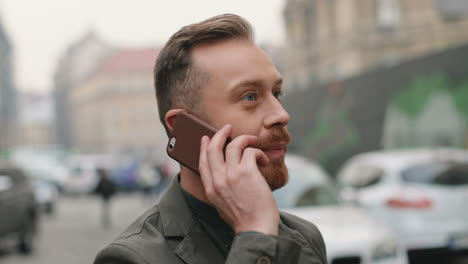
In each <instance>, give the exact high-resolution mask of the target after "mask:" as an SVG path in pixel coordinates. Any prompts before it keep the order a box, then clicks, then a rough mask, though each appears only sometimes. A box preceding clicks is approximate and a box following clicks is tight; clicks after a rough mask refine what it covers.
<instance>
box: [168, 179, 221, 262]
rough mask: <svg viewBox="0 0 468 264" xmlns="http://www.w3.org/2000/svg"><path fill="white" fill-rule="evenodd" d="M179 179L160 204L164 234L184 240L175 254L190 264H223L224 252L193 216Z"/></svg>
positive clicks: (173, 182)
mask: <svg viewBox="0 0 468 264" xmlns="http://www.w3.org/2000/svg"><path fill="white" fill-rule="evenodd" d="M179 178H180V175H178V176H177V177H175V179H174V180H173V181H172V183H171V185H170V186H169V188H168V189H167V191H166V193H165V194H164V196H163V197H162V198H161V201H160V202H159V208H160V217H161V222H162V226H163V231H164V235H165V236H166V237H180V238H182V241H181V242H180V243H179V245H178V246H177V247H176V248H175V251H174V253H175V254H176V255H177V256H179V258H181V259H182V260H183V261H184V262H185V263H187V264H206V263H224V262H225V259H224V257H223V255H222V254H221V252H219V250H218V248H217V247H216V246H215V245H214V243H213V241H211V238H210V237H209V236H208V234H207V233H206V232H205V231H204V230H203V229H202V228H201V226H200V224H199V223H198V222H197V221H195V219H194V217H193V216H192V212H191V210H190V208H189V207H188V205H187V202H186V201H185V197H184V195H183V193H182V189H181V187H180V184H179Z"/></svg>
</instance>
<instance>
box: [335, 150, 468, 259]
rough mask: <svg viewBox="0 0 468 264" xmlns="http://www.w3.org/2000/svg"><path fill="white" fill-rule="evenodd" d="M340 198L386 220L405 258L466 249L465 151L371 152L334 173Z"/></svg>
mask: <svg viewBox="0 0 468 264" xmlns="http://www.w3.org/2000/svg"><path fill="white" fill-rule="evenodd" d="M338 182H339V185H340V186H341V188H342V196H343V197H345V198H346V199H348V200H350V201H354V202H356V203H358V204H360V205H362V206H363V207H364V208H366V209H368V210H369V212H371V213H372V214H373V215H375V216H376V217H378V218H380V219H382V220H384V221H386V222H387V223H388V224H390V225H391V226H392V227H393V228H394V229H395V230H396V231H397V233H398V234H399V236H400V238H401V240H402V242H403V243H404V246H405V248H406V249H407V250H408V253H409V254H410V256H411V255H417V254H419V253H430V252H434V251H435V250H437V251H440V250H441V249H442V250H444V251H449V252H462V253H463V252H464V251H463V250H465V253H466V252H467V251H466V250H468V152H467V151H462V150H456V149H439V150H400V151H377V152H371V153H363V154H359V155H357V156H355V157H353V158H352V159H350V160H349V161H348V162H347V163H346V164H345V165H344V166H343V168H342V170H341V171H340V172H339V174H338Z"/></svg>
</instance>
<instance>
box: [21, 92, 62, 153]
mask: <svg viewBox="0 0 468 264" xmlns="http://www.w3.org/2000/svg"><path fill="white" fill-rule="evenodd" d="M18 106H19V107H18V108H19V111H18V119H17V127H18V133H17V142H18V143H17V144H18V145H22V146H47V145H51V144H53V143H54V138H53V135H54V109H53V102H52V98H51V96H50V95H49V94H48V93H38V92H21V93H19V94H18Z"/></svg>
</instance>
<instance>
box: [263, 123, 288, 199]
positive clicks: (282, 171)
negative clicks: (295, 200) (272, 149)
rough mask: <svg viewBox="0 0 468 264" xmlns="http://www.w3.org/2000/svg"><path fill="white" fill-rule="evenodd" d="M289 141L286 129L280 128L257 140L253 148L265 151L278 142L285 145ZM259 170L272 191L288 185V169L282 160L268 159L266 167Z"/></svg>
mask: <svg viewBox="0 0 468 264" xmlns="http://www.w3.org/2000/svg"><path fill="white" fill-rule="evenodd" d="M290 141H291V136H290V134H289V132H288V130H287V129H286V127H282V128H280V129H275V130H272V132H271V134H270V135H269V136H267V137H264V138H259V139H258V142H257V144H256V145H255V147H256V148H259V149H265V148H267V147H268V146H270V145H273V144H277V143H280V142H281V143H284V144H286V145H287V144H289V142H290ZM259 170H260V172H261V173H262V175H263V177H265V180H266V182H267V183H268V185H269V186H270V189H271V190H272V191H274V190H277V189H279V188H281V187H283V186H284V185H286V183H288V169H287V168H286V165H285V164H284V159H270V162H269V163H268V165H267V166H265V167H259Z"/></svg>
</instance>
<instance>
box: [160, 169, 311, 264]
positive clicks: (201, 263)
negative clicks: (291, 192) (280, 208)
mask: <svg viewBox="0 0 468 264" xmlns="http://www.w3.org/2000/svg"><path fill="white" fill-rule="evenodd" d="M179 178H180V175H178V176H177V177H175V178H174V180H173V181H172V183H171V185H170V186H169V188H168V189H167V191H166V193H165V194H164V196H163V197H162V198H161V201H160V202H159V208H160V215H161V221H162V226H163V231H164V235H165V236H166V237H180V238H182V241H181V242H180V243H179V245H178V246H177V247H176V249H175V251H174V253H175V254H176V255H177V256H179V258H181V259H182V260H183V261H184V262H185V263H187V264H206V263H224V262H225V258H224V257H223V256H222V254H221V252H219V249H218V248H217V247H216V246H215V245H214V243H213V241H211V239H210V237H209V236H208V234H207V233H206V232H205V231H204V230H203V229H202V228H201V226H200V224H199V223H198V222H197V221H195V219H194V217H193V216H192V212H191V211H190V208H189V207H188V205H187V202H186V201H185V197H184V195H183V193H182V189H181V187H180V184H179ZM281 218H283V217H281ZM279 235H280V236H282V237H286V238H289V239H293V240H295V241H296V242H297V243H299V244H300V245H301V246H302V247H303V249H306V250H305V252H303V254H304V253H305V254H306V255H307V256H308V258H306V259H309V258H310V257H313V256H314V253H313V251H312V249H311V248H310V245H309V244H308V243H307V242H306V240H305V239H304V237H303V236H302V235H301V234H300V233H299V232H298V231H296V230H293V229H291V228H289V227H288V226H287V225H286V224H285V223H284V221H283V219H281V220H280V225H279Z"/></svg>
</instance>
